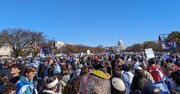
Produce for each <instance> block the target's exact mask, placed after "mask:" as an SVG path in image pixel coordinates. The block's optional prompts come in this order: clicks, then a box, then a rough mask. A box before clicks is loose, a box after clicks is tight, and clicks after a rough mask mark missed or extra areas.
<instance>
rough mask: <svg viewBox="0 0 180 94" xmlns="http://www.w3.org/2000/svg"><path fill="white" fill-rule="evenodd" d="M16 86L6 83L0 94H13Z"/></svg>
mask: <svg viewBox="0 0 180 94" xmlns="http://www.w3.org/2000/svg"><path fill="white" fill-rule="evenodd" d="M15 90H16V86H15V85H14V84H12V83H7V84H6V86H5V88H4V89H3V90H2V91H1V92H0V94H15Z"/></svg>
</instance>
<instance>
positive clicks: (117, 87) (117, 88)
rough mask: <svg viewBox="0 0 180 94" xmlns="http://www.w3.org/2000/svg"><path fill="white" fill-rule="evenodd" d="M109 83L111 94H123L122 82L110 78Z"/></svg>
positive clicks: (123, 86) (115, 78)
mask: <svg viewBox="0 0 180 94" xmlns="http://www.w3.org/2000/svg"><path fill="white" fill-rule="evenodd" d="M110 83H111V94H120V93H121V92H125V89H126V88H125V84H124V82H123V81H122V80H121V79H119V78H117V77H112V78H110Z"/></svg>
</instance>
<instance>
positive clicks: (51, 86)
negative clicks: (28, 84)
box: [45, 76, 59, 92]
mask: <svg viewBox="0 0 180 94" xmlns="http://www.w3.org/2000/svg"><path fill="white" fill-rule="evenodd" d="M58 82H59V81H58V78H57V77H56V76H53V77H50V78H48V79H47V80H46V81H45V83H46V84H45V90H52V91H54V92H55V91H56V89H57V84H58Z"/></svg>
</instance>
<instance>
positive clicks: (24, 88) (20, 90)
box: [16, 76, 37, 94]
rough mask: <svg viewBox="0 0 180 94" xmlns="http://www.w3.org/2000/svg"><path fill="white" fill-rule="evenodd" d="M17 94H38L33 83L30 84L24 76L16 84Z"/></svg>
mask: <svg viewBox="0 0 180 94" xmlns="http://www.w3.org/2000/svg"><path fill="white" fill-rule="evenodd" d="M16 94H37V90H36V88H35V86H34V85H33V83H31V82H29V81H28V80H27V79H26V78H25V77H24V76H21V77H20V80H19V81H18V82H17V84H16Z"/></svg>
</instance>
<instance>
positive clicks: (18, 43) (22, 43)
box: [0, 28, 45, 57]
mask: <svg viewBox="0 0 180 94" xmlns="http://www.w3.org/2000/svg"><path fill="white" fill-rule="evenodd" d="M0 37H1V39H0V44H2V45H1V46H3V45H5V44H8V45H9V46H10V47H11V48H12V50H13V51H14V53H15V56H16V57H18V56H19V54H20V53H21V52H23V51H26V50H27V49H28V48H30V47H32V46H36V45H38V44H39V43H42V42H43V41H44V39H45V37H44V36H43V33H42V32H33V31H31V30H24V29H20V28H17V29H5V30H3V31H1V32H0Z"/></svg>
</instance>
